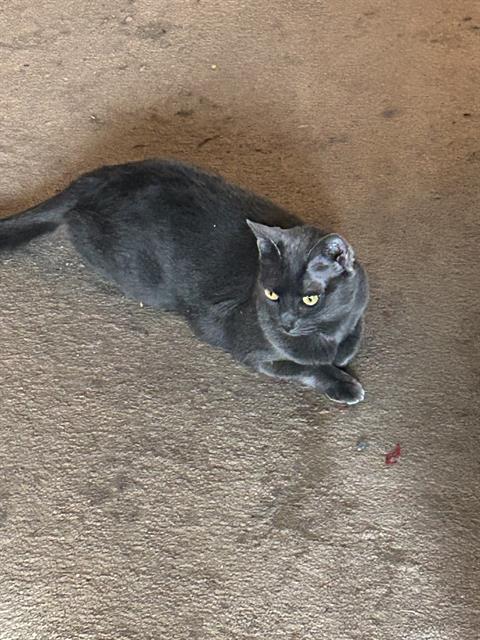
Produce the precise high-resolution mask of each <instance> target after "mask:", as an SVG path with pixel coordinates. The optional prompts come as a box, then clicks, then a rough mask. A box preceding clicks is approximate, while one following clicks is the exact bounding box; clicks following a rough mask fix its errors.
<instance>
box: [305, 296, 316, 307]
mask: <svg viewBox="0 0 480 640" xmlns="http://www.w3.org/2000/svg"><path fill="white" fill-rule="evenodd" d="M302 302H303V304H306V305H307V307H313V305H315V304H317V302H318V296H317V294H316V293H314V294H312V295H311V296H303V298H302Z"/></svg>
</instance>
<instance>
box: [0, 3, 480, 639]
mask: <svg viewBox="0 0 480 640" xmlns="http://www.w3.org/2000/svg"><path fill="white" fill-rule="evenodd" d="M4 4H5V6H4V7H3V8H2V12H1V14H0V50H1V58H0V72H1V79H2V92H1V96H0V104H1V111H0V115H1V143H0V163H1V173H0V187H1V194H0V208H1V212H2V214H5V215H6V214H7V213H11V212H13V211H15V210H18V209H21V208H23V207H24V206H26V205H28V204H31V203H33V202H36V201H38V200H41V199H43V198H45V197H46V196H48V195H50V194H51V193H53V192H54V191H55V190H56V189H58V188H60V187H62V186H64V185H65V184H66V183H67V182H68V180H69V179H70V178H72V177H73V176H74V175H76V174H77V173H79V172H80V171H83V170H85V169H87V168H91V167H94V166H96V165H99V164H102V163H105V162H111V161H115V162H117V161H124V160H128V159H134V158H143V157H146V156H153V155H168V156H175V157H178V158H181V159H185V160H190V161H194V162H196V163H198V164H200V165H202V166H205V167H208V168H213V169H216V170H220V171H221V172H222V173H224V174H225V175H226V176H228V177H229V178H231V179H234V180H236V181H237V182H239V183H241V184H243V185H246V186H248V187H250V188H253V189H256V190H257V191H259V192H261V193H263V194H265V195H268V196H270V197H272V198H274V199H275V200H277V201H278V202H280V203H282V204H284V205H287V206H289V207H291V208H292V209H294V210H295V211H296V212H298V213H300V214H303V215H304V216H305V217H306V218H307V219H308V220H310V221H315V220H319V221H320V220H321V221H322V222H323V221H324V220H328V221H329V222H330V223H331V225H332V226H333V227H334V228H335V229H337V230H338V231H341V232H343V233H345V234H346V235H347V237H348V238H349V239H350V240H351V241H352V242H353V243H354V244H355V246H356V248H357V251H358V253H359V255H360V256H361V257H362V258H363V260H364V262H365V263H366V265H367V267H368V269H369V272H370V275H371V282H372V290H373V295H372V303H371V307H370V312H369V323H368V330H367V336H366V344H365V348H364V351H363V354H362V357H361V358H359V360H358V370H359V373H360V375H361V378H362V381H363V382H364V384H365V387H366V389H367V392H368V396H367V401H366V402H365V403H364V404H363V405H361V406H358V407H355V408H352V409H349V410H341V409H338V408H335V407H332V406H330V405H328V404H327V403H326V402H324V401H323V400H322V399H321V398H319V397H317V396H315V395H314V394H313V393H310V392H306V391H303V390H300V389H296V388H294V387H291V386H288V385H285V384H281V383H278V384H276V383H275V382H272V381H271V380H268V379H263V378H261V377H259V376H256V375H253V374H250V373H249V372H247V371H245V370H243V369H241V368H239V367H238V366H236V365H235V364H233V363H232V362H231V361H230V359H229V358H228V357H227V356H225V355H224V354H221V353H219V352H216V351H215V350H213V349H211V348H209V347H207V346H204V345H201V344H198V342H196V341H195V340H194V339H193V338H192V336H191V334H190V332H189V330H188V329H187V328H186V327H185V325H184V324H183V323H182V322H181V321H180V320H178V319H176V318H175V317H173V316H168V315H162V314H159V313H155V312H153V311H151V310H148V309H145V308H144V309H142V308H140V307H138V306H136V305H135V304H133V303H131V302H129V301H127V300H125V299H122V298H121V297H120V296H118V295H117V294H115V293H114V292H113V291H111V290H110V289H109V288H108V287H106V286H105V285H103V284H101V283H99V282H98V281H97V280H96V278H95V277H93V276H92V275H91V274H90V273H88V272H87V270H86V269H85V268H83V267H82V266H81V265H80V264H79V261H78V260H77V259H76V257H75V256H73V255H72V253H71V250H70V249H69V247H68V244H67V243H66V242H65V241H64V239H63V238H62V237H61V236H58V237H57V238H51V239H49V240H42V241H39V242H37V243H36V244H35V245H31V247H30V248H29V249H28V250H26V251H22V252H19V253H17V254H15V255H13V256H8V259H7V260H4V259H2V263H1V266H0V281H1V286H0V314H1V321H0V344H1V363H2V366H1V370H0V371H1V374H0V375H1V382H2V392H1V412H0V567H1V571H0V639H1V640H32V639H34V638H36V639H41V640H55V639H61V640H67V639H68V638H72V639H82V640H83V639H88V640H120V639H125V640H126V639H129V640H134V639H135V640H137V639H138V640H149V639H160V638H161V639H164V638H165V639H171V640H177V639H178V640H180V639H182V640H183V639H187V638H188V639H193V638H196V639H202V640H203V639H210V638H212V639H213V638H222V639H223V638H224V639H235V640H237V639H238V640H249V639H251V638H262V640H264V639H266V638H268V639H270V638H272V639H277V638H278V639H279V640H280V639H281V640H284V639H289V640H294V639H310V638H311V639H315V640H323V639H329V640H354V639H358V640H360V639H361V640H364V639H366V638H368V639H369V640H377V639H381V640H384V639H385V640H387V639H388V640H391V639H392V638H395V639H397V638H398V639H405V640H437V639H438V640H457V639H458V640H476V639H477V638H478V629H479V628H480V614H479V610H480V606H479V605H480V601H479V595H480V575H479V574H480V571H479V569H480V567H479V553H480V551H479V531H480V520H479V513H480V509H479V495H480V492H479V488H480V487H479V478H480V473H479V472H480V465H479V454H478V451H479V441H478V440H479V437H478V416H479V397H478V388H479V364H478V363H479V360H478V345H479V330H478V327H479V311H480V309H479V276H480V273H479V261H478V241H479V227H478V216H479V187H480V164H479V163H480V142H479V140H480V136H479V123H480V103H479V90H478V87H479V76H478V52H479V50H480V9H479V6H478V3H476V2H474V1H473V0H471V1H465V0H457V1H456V2H451V0H424V2H422V3H419V2H418V1H417V0H403V2H401V3H399V2H394V1H393V0H384V1H382V2H380V0H346V1H343V2H341V1H339V0H332V1H331V2H323V1H314V0H297V1H295V2H294V1H289V0H277V2H275V3H271V2H261V1H257V2H239V0H184V1H179V0H177V1H174V0H170V1H167V0H162V1H158V0H143V1H142V0H121V1H119V2H117V1H116V2H113V0H104V1H103V2H91V3H86V2H85V3H82V2H81V3H78V2H73V0H63V1H61V0H38V1H36V2H33V0H11V2H8V3H4ZM358 438H364V439H365V440H366V441H367V442H368V443H369V447H368V449H366V450H364V451H356V442H357V439H358ZM397 441H399V442H401V444H402V446H403V455H402V458H401V460H400V462H399V463H398V464H396V465H393V466H391V467H386V466H385V465H384V453H385V451H386V450H388V449H390V448H391V447H392V446H393V445H394V444H395V442H397Z"/></svg>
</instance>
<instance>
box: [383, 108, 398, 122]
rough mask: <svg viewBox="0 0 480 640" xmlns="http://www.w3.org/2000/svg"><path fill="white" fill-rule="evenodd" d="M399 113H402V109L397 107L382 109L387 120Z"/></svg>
mask: <svg viewBox="0 0 480 640" xmlns="http://www.w3.org/2000/svg"><path fill="white" fill-rule="evenodd" d="M399 115H400V109H397V107H389V108H388V109H384V110H383V111H382V116H383V117H384V118H386V119H387V120H391V119H392V118H396V117H397V116H399Z"/></svg>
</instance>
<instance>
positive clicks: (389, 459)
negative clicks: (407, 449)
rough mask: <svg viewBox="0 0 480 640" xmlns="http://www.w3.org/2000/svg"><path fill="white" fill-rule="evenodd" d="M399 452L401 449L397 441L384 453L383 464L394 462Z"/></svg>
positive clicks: (400, 452) (396, 460)
mask: <svg viewBox="0 0 480 640" xmlns="http://www.w3.org/2000/svg"><path fill="white" fill-rule="evenodd" d="M401 454H402V450H401V449H400V444H399V443H398V442H397V444H396V445H395V447H394V448H393V449H392V450H391V451H389V452H388V453H386V454H385V464H396V463H397V462H398V459H399V458H400V456H401Z"/></svg>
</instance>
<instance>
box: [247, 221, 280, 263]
mask: <svg viewBox="0 0 480 640" xmlns="http://www.w3.org/2000/svg"><path fill="white" fill-rule="evenodd" d="M246 222H247V224H248V226H249V227H250V229H251V230H252V231H253V234H254V236H255V237H256V239H257V245H258V250H259V252H260V254H261V255H268V254H272V253H273V254H278V255H279V256H280V255H281V254H280V248H279V246H278V243H279V242H280V240H281V233H282V229H280V228H279V227H267V225H265V224H260V223H259V222H252V221H251V220H247V221H246Z"/></svg>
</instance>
